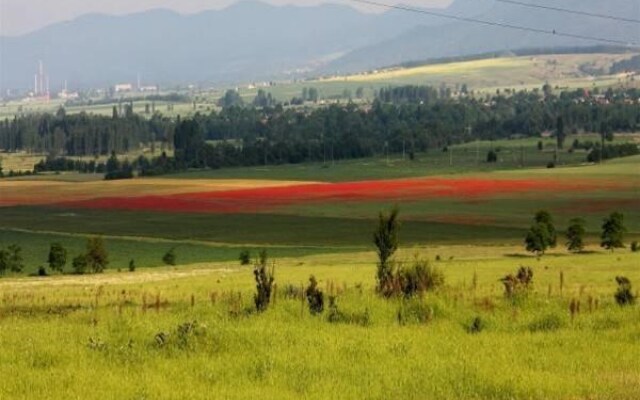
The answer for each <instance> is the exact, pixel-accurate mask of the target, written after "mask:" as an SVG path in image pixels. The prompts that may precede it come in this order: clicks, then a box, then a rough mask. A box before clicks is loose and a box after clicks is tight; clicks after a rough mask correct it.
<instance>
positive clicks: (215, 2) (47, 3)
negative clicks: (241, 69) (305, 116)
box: [0, 0, 451, 36]
mask: <svg viewBox="0 0 640 400" xmlns="http://www.w3.org/2000/svg"><path fill="white" fill-rule="evenodd" d="M387 1H389V2H394V3H397V1H392V0H387ZM235 2H236V0H135V1H132V0H55V1H52V0H0V36H16V35H22V34H25V33H28V32H31V31H34V30H37V29H40V28H42V27H44V26H46V25H50V24H52V23H55V22H61V21H67V20H71V19H74V18H76V17H79V16H80V15H83V14H88V13H106V14H115V15H121V14H130V13H134V12H140V11H145V10H149V9H153V8H166V9H170V10H174V11H177V12H180V13H195V12H199V11H203V10H207V9H219V8H224V7H227V6H229V5H230V4H232V3H235ZM265 2H267V3H272V4H279V5H281V4H295V5H303V6H307V5H315V4H320V3H336V4H344V5H349V6H352V7H354V8H358V9H360V10H363V11H368V12H379V11H381V10H380V9H379V8H378V7H373V6H364V5H358V4H356V3H355V2H352V1H349V0H335V1H326V0H325V1H323V0H295V1H294V0H265ZM450 2H451V0H408V1H402V3H403V4H413V5H420V6H435V7H438V6H445V5H447V4H448V3H450Z"/></svg>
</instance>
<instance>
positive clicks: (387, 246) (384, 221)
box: [373, 208, 400, 296]
mask: <svg viewBox="0 0 640 400" xmlns="http://www.w3.org/2000/svg"><path fill="white" fill-rule="evenodd" d="M399 227H400V223H399V221H398V209H397V208H394V209H393V210H392V211H391V212H390V213H389V214H385V213H380V215H379V216H378V227H377V229H376V231H375V232H374V234H373V242H374V244H375V245H376V249H377V253H378V269H377V274H376V281H377V287H376V290H377V291H378V293H381V294H382V295H384V296H390V295H391V294H392V293H393V279H394V278H393V262H392V261H391V257H392V256H393V254H394V253H395V252H396V250H397V249H398V229H399Z"/></svg>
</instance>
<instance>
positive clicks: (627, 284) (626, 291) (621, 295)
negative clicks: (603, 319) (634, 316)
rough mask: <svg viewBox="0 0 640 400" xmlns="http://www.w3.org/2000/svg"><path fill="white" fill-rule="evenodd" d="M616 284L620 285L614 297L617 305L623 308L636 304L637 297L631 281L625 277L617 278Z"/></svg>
mask: <svg viewBox="0 0 640 400" xmlns="http://www.w3.org/2000/svg"><path fill="white" fill-rule="evenodd" d="M616 282H617V283H618V289H617V290H616V293H615V295H614V297H615V299H616V303H618V304H619V305H621V306H628V305H633V304H635V302H636V296H635V295H634V294H633V292H632V291H631V281H630V280H629V279H628V278H626V277H624V276H617V277H616Z"/></svg>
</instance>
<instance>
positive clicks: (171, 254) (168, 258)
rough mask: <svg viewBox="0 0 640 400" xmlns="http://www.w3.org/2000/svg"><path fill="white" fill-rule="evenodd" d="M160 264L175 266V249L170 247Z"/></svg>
mask: <svg viewBox="0 0 640 400" xmlns="http://www.w3.org/2000/svg"><path fill="white" fill-rule="evenodd" d="M162 262H163V263H165V264H166V265H176V248H175V247H172V248H170V249H169V251H167V252H166V253H165V255H164V256H162Z"/></svg>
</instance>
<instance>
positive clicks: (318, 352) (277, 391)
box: [0, 137, 640, 400]
mask: <svg viewBox="0 0 640 400" xmlns="http://www.w3.org/2000/svg"><path fill="white" fill-rule="evenodd" d="M617 140H635V137H626V138H619V139H617ZM536 144H537V140H535V141H534V140H527V141H504V142H494V143H478V144H468V145H465V146H456V147H454V148H453V149H452V151H453V155H454V163H453V165H449V162H450V154H447V153H443V152H442V151H438V152H433V153H428V154H423V155H420V156H419V157H418V160H417V161H415V162H410V161H408V160H398V159H397V158H396V159H390V160H386V158H382V159H369V160H357V161H349V162H337V163H335V164H334V165H331V166H329V167H322V166H321V165H317V164H316V165H300V166H280V167H273V168H246V169H228V170H220V171H211V172H206V173H201V172H194V173H187V174H181V175H174V176H171V177H167V178H154V179H146V178H145V179H134V180H130V181H123V182H98V181H83V180H79V181H74V179H73V178H71V177H52V176H50V177H37V178H36V179H27V178H23V179H20V180H15V179H8V180H2V181H0V248H5V247H7V246H8V245H10V244H18V245H20V246H21V247H22V249H23V254H24V263H25V267H26V270H25V273H24V274H22V275H16V274H8V275H6V276H3V277H0V344H1V346H0V376H2V377H3V378H2V385H0V399H5V398H7V399H33V398H47V399H68V398H82V399H176V398H180V399H210V398H212V397H214V398H225V399H246V398H255V397H261V398H279V399H300V398H305V399H327V398H332V399H333V398H335V399H353V398H358V399H360V398H362V399H388V398H403V399H404V398H407V399H505V400H506V399H603V400H604V399H636V398H639V397H640V369H639V368H638V365H639V364H638V360H639V359H640V346H638V345H637V343H638V341H639V340H640V308H638V306H637V305H636V306H629V307H620V306H619V305H617V304H616V302H615V301H614V297H613V295H614V292H615V291H616V282H615V278H616V276H626V277H627V278H629V279H630V280H631V282H632V283H633V284H634V288H633V292H634V293H636V294H637V288H638V287H639V286H638V285H640V253H633V252H631V251H630V250H629V248H625V249H618V250H616V251H615V252H608V251H605V250H603V249H601V248H600V247H599V230H600V225H601V224H602V219H603V218H604V217H605V216H606V215H608V214H609V213H611V212H612V211H621V212H623V213H624V214H625V224H626V226H627V228H628V232H627V235H626V238H625V242H626V243H627V244H629V243H630V242H631V241H633V240H640V170H639V166H640V158H639V157H637V156H636V157H628V158H623V159H618V160H612V161H608V162H605V163H603V164H601V165H580V164H581V163H582V160H583V159H584V156H585V155H584V154H579V153H571V154H570V153H563V154H562V155H561V161H562V160H564V161H562V162H564V163H566V164H565V165H560V166H559V167H557V168H554V169H547V168H544V165H545V164H546V163H547V162H548V161H549V160H550V159H551V158H552V157H553V154H552V152H551V150H550V146H549V148H548V149H546V150H545V151H543V152H539V151H537V150H535V146H536ZM547 144H548V145H549V144H550V142H547ZM476 146H479V147H480V149H481V152H480V154H481V155H484V154H486V151H487V150H488V149H489V148H490V147H492V148H500V149H501V150H500V152H499V155H500V162H499V163H498V165H495V166H488V165H486V163H482V162H481V163H480V166H479V165H478V163H477V158H476V157H477V156H476V154H477V153H476ZM521 148H525V149H526V150H527V151H526V152H525V164H524V166H522V163H521V161H522V160H521V158H519V157H518V155H521V154H522V153H521V150H520V149H521ZM527 160H528V161H527ZM399 178H402V179H399ZM25 179H26V180H25ZM363 180H364V181H363ZM176 200H178V201H180V202H182V203H180V204H182V205H186V206H192V207H193V209H192V210H189V209H188V208H187V209H181V210H170V209H163V208H162V207H161V206H162V205H163V204H176V203H175V201H176ZM132 204H133V205H135V204H147V205H148V208H147V209H146V210H145V209H134V208H132V207H131V205H132ZM203 205H204V209H198V210H196V206H197V207H203ZM394 205H398V206H399V208H400V212H401V219H402V221H401V222H402V225H401V230H400V234H399V239H400V243H401V249H400V251H399V252H398V254H397V255H396V257H395V260H396V261H397V262H398V263H401V264H404V265H407V264H408V263H410V262H411V260H413V259H414V257H416V256H419V257H421V258H423V259H426V260H429V262H430V264H431V265H432V266H434V267H436V268H438V269H440V270H441V271H442V272H443V274H444V276H445V284H444V286H443V287H441V288H439V289H438V290H436V291H433V292H428V293H426V294H425V295H424V296H421V297H416V298H412V299H405V298H392V299H386V300H385V299H383V298H381V297H380V296H378V295H377V294H376V293H375V291H374V287H375V273H376V267H375V266H376V260H377V258H376V254H375V252H374V248H373V245H372V232H373V230H374V228H375V226H376V223H377V220H376V218H377V213H378V212H379V211H380V210H385V209H389V208H391V207H392V206H394ZM154 207H155V208H154ZM230 207H231V208H230ZM542 208H544V209H547V210H549V211H550V212H551V213H552V215H553V216H554V218H555V222H556V227H557V228H558V230H559V231H560V238H559V246H558V247H557V248H555V249H551V250H550V251H549V252H548V253H547V254H545V255H544V256H542V257H540V258H537V257H535V256H533V255H531V254H529V253H527V252H526V251H525V250H524V246H523V244H522V242H523V237H524V235H525V232H526V230H527V228H528V227H529V226H530V224H531V220H532V216H533V213H534V212H535V211H537V210H539V209H542ZM154 209H155V210H156V211H153V210H154ZM578 216H579V217H584V218H585V219H586V222H587V225H586V227H587V236H586V242H587V244H588V246H587V248H586V249H585V250H586V251H585V252H583V253H581V254H571V253H569V252H567V251H566V250H565V249H564V246H563V244H564V237H563V236H562V233H563V231H564V230H565V228H566V225H567V223H568V220H569V219H570V218H572V217H578ZM94 235H100V236H103V237H104V239H105V244H106V248H107V250H108V252H109V259H110V264H109V267H108V269H107V271H106V272H105V273H104V274H100V275H82V276H80V275H60V274H52V276H49V277H33V276H27V275H29V274H31V273H34V272H35V271H37V268H38V267H39V266H41V265H44V264H45V261H46V259H47V254H48V249H49V245H50V244H51V243H53V242H59V243H61V244H62V245H63V246H64V247H65V248H67V249H68V251H69V256H70V258H71V257H75V256H76V255H78V254H80V253H81V252H82V251H83V249H84V246H85V243H86V240H87V238H89V237H92V236H94ZM171 248H175V251H176V255H177V265H176V266H164V265H163V261H162V257H163V255H164V254H165V253H166V252H167V251H168V250H169V249H171ZM261 249H266V250H267V251H268V253H269V254H270V256H271V260H272V261H273V262H274V263H275V264H274V265H275V283H276V285H277V287H276V288H275V289H274V293H273V294H272V297H271V299H272V300H271V301H272V303H271V306H270V308H269V309H268V310H267V311H266V312H264V313H256V312H255V311H253V310H254V308H255V307H254V303H253V294H254V292H255V282H254V280H253V270H252V267H251V266H240V265H239V261H238V255H239V253H240V252H241V251H242V250H250V252H251V254H252V256H253V257H256V256H257V254H258V252H259V251H260V250H261ZM131 259H134V260H135V262H136V265H137V267H138V269H137V270H136V271H135V272H128V268H127V267H128V263H129V260H131ZM520 266H528V267H531V268H532V270H533V272H534V278H533V287H532V289H531V290H530V292H529V294H528V295H526V296H520V297H517V298H507V297H505V296H504V294H503V292H504V289H503V284H502V283H501V282H500V279H501V278H502V277H504V276H505V275H507V274H509V273H514V272H515V271H516V270H517V269H518V268H519V267H520ZM69 268H70V267H69V266H67V271H69ZM311 274H313V275H315V276H316V277H317V278H318V280H319V285H320V288H321V289H322V290H323V292H324V293H325V301H326V304H325V306H326V307H325V308H326V309H325V311H324V313H323V314H321V315H315V316H314V315H311V314H310V313H309V310H308V309H307V305H306V301H305V299H304V297H302V296H300V295H298V294H296V292H297V291H298V290H300V289H302V288H303V287H304V286H306V285H307V281H308V279H309V276H310V275H311ZM329 296H331V297H334V298H335V304H337V310H338V311H336V309H335V308H334V309H333V311H331V309H329V307H328V302H329ZM578 302H579V304H580V306H579V311H577V310H576V304H578ZM572 303H573V305H574V306H573V309H574V312H573V313H571V312H570V310H571V304H572ZM336 315H338V316H339V317H335V316H336ZM332 316H333V317H332ZM477 318H479V320H480V321H481V322H482V323H481V324H480V325H481V326H482V329H480V331H479V332H475V333H473V332H472V331H470V327H471V326H472V323H473V321H474V320H476V319H477Z"/></svg>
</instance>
